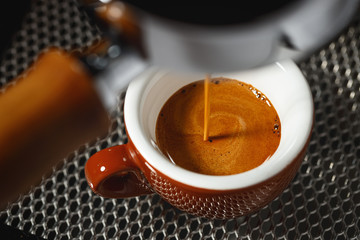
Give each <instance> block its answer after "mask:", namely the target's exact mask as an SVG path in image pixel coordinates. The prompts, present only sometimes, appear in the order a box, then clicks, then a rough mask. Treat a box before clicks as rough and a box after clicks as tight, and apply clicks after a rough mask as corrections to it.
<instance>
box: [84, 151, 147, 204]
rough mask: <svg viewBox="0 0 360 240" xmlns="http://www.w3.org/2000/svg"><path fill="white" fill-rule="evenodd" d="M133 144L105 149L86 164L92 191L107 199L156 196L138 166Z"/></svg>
mask: <svg viewBox="0 0 360 240" xmlns="http://www.w3.org/2000/svg"><path fill="white" fill-rule="evenodd" d="M134 156H136V155H134V154H133V151H131V148H130V145H128V144H123V145H117V146H113V147H109V148H106V149H103V150H101V151H99V152H97V153H95V154H94V155H93V156H91V157H90V158H89V159H88V161H87V162H86V164H85V177H86V180H87V182H88V184H89V186H90V188H91V190H92V191H93V192H94V193H96V194H98V195H100V196H102V197H106V198H127V197H135V196H140V195H145V194H150V193H153V190H152V189H151V188H149V187H148V186H147V185H146V183H147V180H146V179H145V177H144V176H143V175H142V173H141V170H140V169H139V167H138V166H137V164H136V161H135V159H134Z"/></svg>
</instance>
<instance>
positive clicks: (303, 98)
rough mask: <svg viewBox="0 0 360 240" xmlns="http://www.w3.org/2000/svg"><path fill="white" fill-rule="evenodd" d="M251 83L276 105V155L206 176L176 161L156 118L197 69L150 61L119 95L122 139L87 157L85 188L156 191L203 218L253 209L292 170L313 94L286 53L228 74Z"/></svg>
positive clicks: (125, 193) (109, 192)
mask: <svg viewBox="0 0 360 240" xmlns="http://www.w3.org/2000/svg"><path fill="white" fill-rule="evenodd" d="M217 76H219V77H220V76H223V77H228V78H233V79H238V80H241V81H242V82H246V83H249V84H251V85H253V86H254V87H255V88H257V89H259V90H260V91H261V92H263V93H264V94H265V95H266V96H267V98H268V99H269V100H270V101H271V103H272V104H273V105H274V107H275V109H276V110H277V112H278V114H279V117H280V121H281V131H282V132H281V140H280V144H279V147H278V149H277V150H276V152H275V153H274V155H273V156H272V157H271V158H269V159H268V160H266V161H265V162H264V163H263V164H261V165H260V166H258V167H256V168H254V169H251V170H249V171H246V172H243V173H239V174H234V175H226V176H211V175H204V174H199V173H195V172H191V171H188V170H186V169H183V168H181V167H179V166H176V165H174V164H173V163H171V162H170V161H169V159H167V158H166V157H165V156H164V155H163V154H162V153H161V151H160V150H159V149H158V148H157V147H156V137H155V125H156V120H157V116H158V114H159V111H160V109H161V107H162V106H163V104H164V103H165V102H166V100H167V99H168V98H169V97H170V96H171V95H172V94H173V93H174V92H175V91H177V90H178V89H179V88H181V87H183V86H185V85H187V84H189V83H190V82H193V81H195V80H199V79H202V78H203V76H195V75H182V74H175V73H173V72H168V71H163V70H158V69H155V68H150V69H148V70H147V71H146V72H144V73H143V74H142V75H140V76H139V77H137V78H136V79H134V80H133V81H132V83H131V84H130V85H129V88H128V90H127V93H126V97H125V102H124V118H125V125H126V130H127V134H128V139H129V141H128V143H127V144H124V145H119V146H114V147H110V148H107V149H104V150H101V151H99V152H97V153H95V154H94V155H93V156H92V157H91V158H89V160H88V161H87V163H86V166H85V175H86V178H87V181H88V183H89V185H90V187H91V189H92V190H93V191H94V192H95V193H96V194H99V195H101V196H103V197H107V198H124V197H133V196H139V195H143V194H150V193H157V194H159V195H160V196H161V197H162V198H163V199H165V200H166V201H168V202H169V203H170V204H172V205H173V206H175V207H177V208H179V209H181V210H183V211H186V212H188V213H190V214H193V215H197V216H202V217H206V218H217V219H226V218H235V217H240V216H244V215H247V214H249V213H252V212H254V211H257V210H259V209H260V208H262V207H263V206H265V205H267V204H268V203H270V202H271V201H272V200H273V199H274V198H276V197H277V196H278V195H279V194H280V193H281V192H282V191H283V190H284V189H285V188H286V187H287V186H288V185H289V183H290V182H291V181H292V179H293V178H294V176H295V175H296V173H297V171H298V169H299V166H300V164H301V162H302V161H303V158H304V156H305V153H306V149H307V146H308V143H309V139H310V135H311V131H312V125H313V116H314V112H313V99H312V94H311V91H310V89H309V86H308V84H307V81H306V79H305V78H304V76H303V75H302V73H301V72H300V70H299V69H298V67H297V66H296V64H294V63H293V62H291V61H284V62H277V63H274V64H272V65H269V66H266V67H263V68H259V69H256V70H249V71H245V72H234V73H226V74H213V77H217Z"/></svg>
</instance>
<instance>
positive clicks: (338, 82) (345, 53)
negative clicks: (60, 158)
mask: <svg viewBox="0 0 360 240" xmlns="http://www.w3.org/2000/svg"><path fill="white" fill-rule="evenodd" d="M98 38H99V31H98V30H97V29H96V28H95V27H94V26H92V25H90V24H89V23H88V20H87V18H86V16H84V15H83V14H82V12H80V11H79V10H78V8H77V5H76V1H74V0H64V1H55V0H38V1H35V2H34V5H33V8H32V11H31V13H30V14H29V15H28V17H27V19H26V21H25V22H24V24H23V28H22V30H21V31H20V32H19V33H18V35H17V37H16V38H15V39H14V42H13V45H12V47H11V48H9V49H8V50H7V54H6V56H5V57H4V59H3V60H2V62H1V64H0V84H1V85H6V84H7V83H8V82H9V81H10V79H12V78H14V77H15V76H17V75H18V74H19V73H20V72H21V71H22V70H23V69H25V68H26V67H27V66H28V65H29V63H31V62H32V61H33V60H34V58H35V56H36V54H37V53H38V52H39V51H40V50H41V49H42V48H44V47H46V46H49V45H52V44H55V45H58V46H62V47H64V48H65V49H70V48H71V47H72V46H73V45H76V46H78V47H79V48H80V49H84V48H86V46H88V45H89V44H91V42H92V41H95V40H96V39H98ZM359 47H360V21H359V20H354V21H353V22H352V23H351V25H350V27H349V28H347V29H345V31H343V32H342V34H341V35H339V36H338V37H337V38H335V39H334V40H333V41H332V42H331V43H330V44H329V45H327V46H326V47H324V48H323V49H322V50H321V51H319V52H316V53H315V54H313V55H312V56H311V57H310V58H309V59H307V60H306V61H303V62H302V63H300V64H299V66H300V68H301V70H302V71H303V73H304V75H305V76H306V78H307V79H308V81H309V84H310V86H311V90H312V93H313V97H314V103H315V126H314V131H313V135H312V138H311V142H310V146H309V149H308V151H307V155H306V158H305V160H304V162H303V164H302V165H301V167H300V169H299V171H298V174H297V176H296V177H295V179H294V180H293V181H292V183H291V184H290V186H289V187H288V188H287V189H286V190H285V191H284V192H283V193H282V194H281V195H280V196H279V197H278V198H276V199H275V200H274V201H273V202H272V203H270V204H269V205H268V206H266V207H264V208H263V209H261V210H260V211H259V212H257V213H254V214H252V215H250V216H246V217H242V218H238V219H231V220H221V221H220V220H207V219H204V218H198V217H195V216H191V215H189V214H186V213H183V212H181V211H179V210H177V209H175V208H173V207H172V206H171V205H169V204H168V203H166V202H164V201H163V200H162V199H161V198H160V197H159V196H158V195H156V194H154V195H149V196H145V197H137V198H130V199H119V200H114V199H104V198H102V197H99V196H97V195H95V194H94V193H92V192H91V190H90V188H89V187H88V185H87V183H86V180H85V177H84V164H85V162H86V160H87V159H88V157H89V156H90V155H92V154H94V153H95V152H96V151H98V150H100V149H103V148H105V147H108V146H112V145H115V144H121V143H124V142H126V140H127V138H126V134H125V131H124V123H123V112H122V102H123V98H124V93H123V94H120V96H119V98H118V101H119V104H118V107H117V109H115V110H114V111H113V114H112V127H111V129H109V133H108V135H107V136H106V137H104V138H101V139H100V138H99V139H97V140H95V141H94V142H92V143H89V144H86V145H85V146H83V147H81V148H80V149H78V150H77V151H75V152H74V153H72V154H70V156H69V157H68V158H66V159H64V164H63V166H60V167H58V168H55V167H54V171H53V173H52V175H51V176H48V177H44V178H43V181H42V183H41V184H39V185H38V186H34V188H33V189H32V190H31V191H30V192H29V193H28V194H26V195H24V196H21V197H20V198H19V199H18V200H17V201H15V202H14V203H11V204H9V206H8V207H7V209H6V210H4V211H2V212H0V222H2V223H5V224H8V225H11V226H14V227H16V228H18V229H21V230H26V231H29V232H31V233H33V234H35V235H37V236H40V237H43V238H46V239H96V240H100V239H126V238H129V239H359V238H360V219H359V216H360V51H359ZM5 90H6V89H5ZM15 107H16V106H15ZM0 238H1V236H0Z"/></svg>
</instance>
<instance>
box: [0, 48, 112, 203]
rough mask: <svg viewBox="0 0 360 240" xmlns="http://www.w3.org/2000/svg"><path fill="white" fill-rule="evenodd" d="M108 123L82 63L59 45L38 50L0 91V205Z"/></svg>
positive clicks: (25, 187) (91, 138) (40, 176)
mask: <svg viewBox="0 0 360 240" xmlns="http://www.w3.org/2000/svg"><path fill="white" fill-rule="evenodd" d="M109 123H110V120H109V117H108V114H107V111H106V110H105V109H104V107H103V105H102V103H101V101H100V99H99V97H98V95H97V92H96V90H95V89H94V87H93V84H92V77H91V76H90V75H89V73H88V72H87V71H86V68H85V67H84V66H83V65H82V63H81V62H80V61H79V60H78V59H77V58H76V57H74V56H71V55H70V54H67V53H66V52H64V51H62V50H59V49H49V50H48V51H46V52H44V53H42V54H41V55H40V56H39V57H38V59H37V60H36V62H35V63H34V64H33V65H32V66H31V67H30V68H29V69H28V70H27V71H26V72H25V73H24V74H22V75H21V77H20V78H19V79H18V80H16V81H15V85H13V86H9V87H8V89H6V91H4V93H3V94H0V208H3V207H5V205H6V204H7V203H8V202H9V201H13V200H15V198H16V197H18V196H19V195H20V194H22V193H25V191H28V190H29V189H30V187H31V186H33V185H36V184H38V183H39V182H40V180H41V179H42V177H43V176H44V175H46V174H48V173H51V170H52V169H53V167H54V166H57V165H58V164H59V163H61V162H62V160H63V158H64V157H66V156H67V155H68V154H69V153H71V152H72V151H74V150H76V149H77V148H79V147H80V146H81V145H83V144H85V143H86V142H88V141H90V140H93V139H95V138H96V137H98V136H103V135H104V134H106V132H107V131H108V129H109Z"/></svg>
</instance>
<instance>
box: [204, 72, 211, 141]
mask: <svg viewBox="0 0 360 240" xmlns="http://www.w3.org/2000/svg"><path fill="white" fill-rule="evenodd" d="M209 85H210V75H209V74H206V76H205V79H204V141H207V140H209V118H210V98H209Z"/></svg>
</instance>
